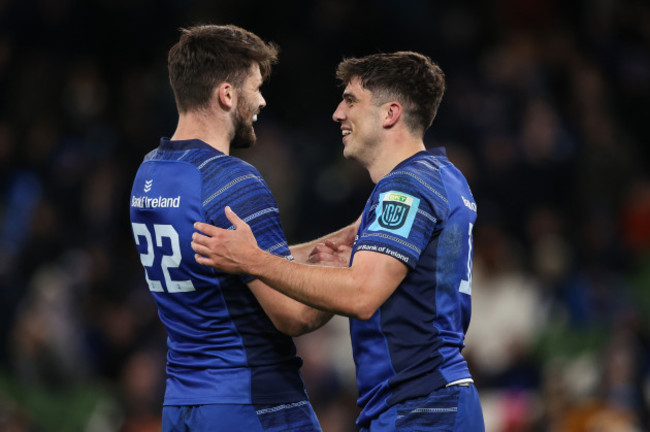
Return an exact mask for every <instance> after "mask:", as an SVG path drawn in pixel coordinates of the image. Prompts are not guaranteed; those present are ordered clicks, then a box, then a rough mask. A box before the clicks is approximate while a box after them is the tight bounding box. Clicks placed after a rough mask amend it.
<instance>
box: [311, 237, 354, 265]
mask: <svg viewBox="0 0 650 432" xmlns="http://www.w3.org/2000/svg"><path fill="white" fill-rule="evenodd" d="M351 253H352V248H351V247H350V246H348V245H340V244H337V243H336V242H333V241H330V240H326V241H325V243H318V244H317V245H316V246H315V247H314V249H312V251H311V252H310V253H309V257H308V258H307V262H308V263H310V264H318V265H325V266H332V267H347V266H348V265H349V264H350V255H351Z"/></svg>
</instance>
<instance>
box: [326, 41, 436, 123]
mask: <svg viewBox="0 0 650 432" xmlns="http://www.w3.org/2000/svg"><path fill="white" fill-rule="evenodd" d="M355 77H356V78H359V79H360V80H361V85H362V86H363V87H364V88H365V89H367V90H370V91H371V92H372V93H373V99H376V101H377V103H380V104H383V103H385V102H388V101H389V100H397V101H398V102H399V103H401V104H402V106H403V107H404V111H405V113H406V116H405V118H404V119H405V122H406V124H407V126H408V127H410V128H411V130H413V131H421V133H422V134H423V135H424V132H425V131H426V130H427V129H428V128H429V127H430V126H431V124H432V123H433V119H434V118H435V117H436V113H437V112H438V107H439V106H440V101H441V100H442V96H443V95H444V93H445V74H444V73H443V71H442V69H440V67H439V66H438V65H437V64H436V63H434V62H433V61H432V60H431V59H430V58H429V57H427V56H425V55H422V54H419V53H416V52H412V51H398V52H394V53H378V54H371V55H369V56H365V57H361V58H348V59H344V60H343V61H342V62H341V63H340V64H339V65H338V68H337V70H336V78H337V79H339V80H340V81H341V83H342V84H343V85H347V84H348V83H349V82H350V81H351V80H352V79H353V78H355Z"/></svg>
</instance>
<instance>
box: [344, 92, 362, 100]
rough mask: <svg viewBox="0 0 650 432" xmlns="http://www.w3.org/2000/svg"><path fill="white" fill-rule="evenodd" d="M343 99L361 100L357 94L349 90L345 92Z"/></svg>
mask: <svg viewBox="0 0 650 432" xmlns="http://www.w3.org/2000/svg"><path fill="white" fill-rule="evenodd" d="M343 99H349V100H351V101H352V102H356V101H358V100H359V99H357V97H356V96H355V95H353V94H352V93H348V92H343Z"/></svg>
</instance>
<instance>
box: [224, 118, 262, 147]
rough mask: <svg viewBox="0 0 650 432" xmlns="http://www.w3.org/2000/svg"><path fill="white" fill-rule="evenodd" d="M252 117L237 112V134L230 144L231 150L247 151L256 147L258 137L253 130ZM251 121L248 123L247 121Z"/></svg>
mask: <svg viewBox="0 0 650 432" xmlns="http://www.w3.org/2000/svg"><path fill="white" fill-rule="evenodd" d="M251 117H252V116H250V115H249V116H244V115H242V113H241V112H240V111H239V110H237V112H236V113H235V133H234V136H233V138H232V141H231V142H230V147H231V148H236V149H246V148H250V147H252V146H253V145H255V141H257V136H256V135H255V129H253V123H252V120H250V118H251ZM247 118H248V119H249V120H248V121H246V120H245V119H247Z"/></svg>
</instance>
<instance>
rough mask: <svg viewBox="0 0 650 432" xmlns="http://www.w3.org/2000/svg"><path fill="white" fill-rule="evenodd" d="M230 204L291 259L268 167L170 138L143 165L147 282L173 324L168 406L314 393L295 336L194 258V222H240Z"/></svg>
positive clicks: (138, 183) (140, 185) (134, 214)
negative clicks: (228, 213) (230, 216)
mask: <svg viewBox="0 0 650 432" xmlns="http://www.w3.org/2000/svg"><path fill="white" fill-rule="evenodd" d="M226 205H229V206H230V207H231V208H232V209H233V210H234V211H235V212H236V213H237V214H238V215H239V216H240V217H241V218H242V219H244V220H245V221H246V222H247V223H248V224H249V225H250V226H251V228H252V230H253V232H254V234H255V237H256V238H257V240H258V243H259V246H260V247H261V248H262V249H264V250H266V251H268V252H271V253H274V254H276V255H280V256H283V257H286V258H289V259H291V255H290V251H289V247H288V245H287V241H286V238H285V236H284V233H283V231H282V226H281V223H280V219H279V212H278V207H277V204H276V202H275V199H274V198H273V196H272V194H271V192H270V191H269V189H268V186H267V185H266V183H265V182H264V180H263V179H262V177H261V176H260V174H259V172H258V171H257V170H256V169H255V168H254V167H253V166H251V165H250V164H248V163H246V162H244V161H242V160H241V159H238V158H236V157H232V156H228V155H225V154H223V153H221V152H219V151H217V150H216V149H214V148H212V147H211V146H209V145H208V144H206V143H204V142H202V141H200V140H185V141H171V140H169V139H166V138H162V139H161V143H160V146H159V147H158V148H157V149H155V150H153V151H151V152H150V153H149V154H148V155H147V156H146V157H145V159H144V161H143V162H142V164H141V165H140V167H139V168H138V171H137V174H136V176H135V180H134V183H133V189H132V192H131V206H130V207H131V208H130V216H131V225H132V228H133V234H134V239H135V243H136V247H137V251H138V253H139V255H140V261H141V262H142V265H143V267H144V270H145V271H144V273H145V279H146V282H147V285H148V287H149V290H150V291H151V294H152V295H153V298H154V300H155V303H156V305H157V307H158V313H159V316H160V319H161V321H162V322H163V324H164V325H165V327H166V330H167V336H168V338H167V349H168V351H167V382H166V390H165V400H164V404H165V405H201V404H214V403H234V404H264V403H289V402H297V401H302V400H305V399H307V397H306V393H305V389H304V385H303V382H302V379H301V378H300V374H299V368H300V366H301V364H302V360H301V359H300V358H299V357H297V356H296V349H295V346H294V343H293V341H292V339H291V338H290V337H288V336H286V335H284V334H282V333H280V332H278V331H277V330H276V329H275V327H274V326H273V324H272V323H271V321H270V319H269V318H268V317H267V315H266V314H265V313H264V311H263V310H262V307H261V306H260V304H259V303H258V302H257V300H256V298H255V297H254V296H253V294H252V292H251V291H250V290H249V289H248V288H247V286H246V283H247V282H249V281H250V280H251V279H252V278H251V277H249V276H241V275H229V274H225V273H222V272H219V271H217V270H214V269H212V268H210V267H206V266H202V265H200V264H198V263H197V262H196V261H195V260H194V251H193V250H192V248H191V241H192V234H193V233H194V228H193V224H194V222H196V221H203V222H207V223H209V224H213V225H216V226H218V227H221V228H231V227H232V225H231V224H230V222H229V221H228V220H227V218H226V217H225V214H224V207H225V206H226Z"/></svg>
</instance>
